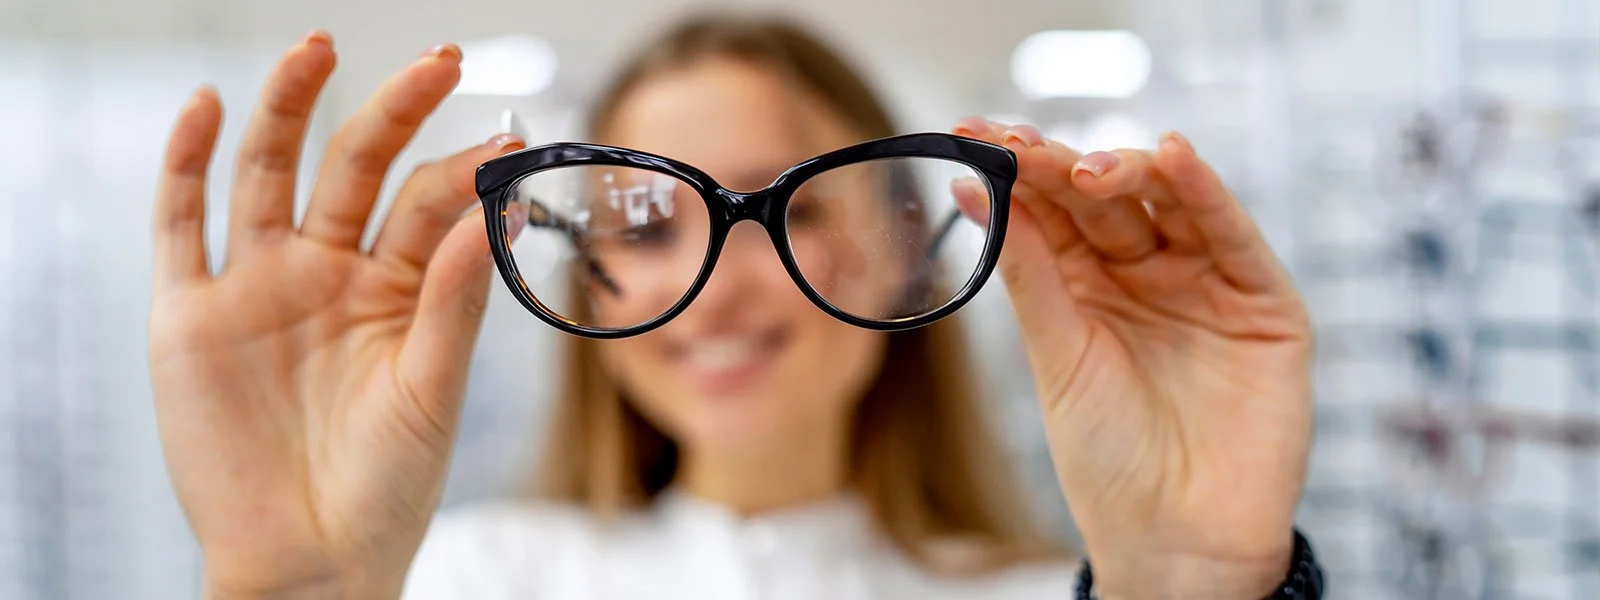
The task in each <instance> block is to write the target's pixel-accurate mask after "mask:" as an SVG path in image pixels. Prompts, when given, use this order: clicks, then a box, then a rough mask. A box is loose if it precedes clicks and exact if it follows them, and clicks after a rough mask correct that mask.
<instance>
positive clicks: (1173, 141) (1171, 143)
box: [1161, 131, 1194, 152]
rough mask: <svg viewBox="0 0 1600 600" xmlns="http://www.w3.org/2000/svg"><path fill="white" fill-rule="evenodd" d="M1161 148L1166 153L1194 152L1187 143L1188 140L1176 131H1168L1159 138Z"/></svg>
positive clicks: (1192, 147)
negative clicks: (1175, 151)
mask: <svg viewBox="0 0 1600 600" xmlns="http://www.w3.org/2000/svg"><path fill="white" fill-rule="evenodd" d="M1161 148H1162V149H1163V150H1167V151H1169V152H1170V151H1173V150H1194V145H1192V144H1190V143H1189V138H1186V137H1183V134H1181V133H1178V132H1176V131H1168V132H1167V133H1166V134H1164V135H1162V136H1161Z"/></svg>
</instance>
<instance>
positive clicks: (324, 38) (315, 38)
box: [304, 29, 333, 48]
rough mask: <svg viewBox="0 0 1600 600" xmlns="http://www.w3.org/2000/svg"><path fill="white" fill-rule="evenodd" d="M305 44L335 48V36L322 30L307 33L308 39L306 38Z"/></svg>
mask: <svg viewBox="0 0 1600 600" xmlns="http://www.w3.org/2000/svg"><path fill="white" fill-rule="evenodd" d="M304 42H305V43H307V44H322V45H324V46H327V47H329V48H332V47H333V35H331V34H329V33H328V32H326V31H323V30H321V29H313V30H311V33H307V34H306V38H305V40H304Z"/></svg>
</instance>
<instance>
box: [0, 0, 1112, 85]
mask: <svg viewBox="0 0 1600 600" xmlns="http://www.w3.org/2000/svg"><path fill="white" fill-rule="evenodd" d="M1117 4H1118V3H1116V2H1113V1H1112V0H1003V1H1001V0H991V1H987V2H985V1H973V0H805V1H787V2H784V1H777V0H738V1H733V0H722V1H720V2H715V3H709V4H708V3H706V2H702V1H695V0H595V1H577V0H568V1H550V0H455V1H450V2H444V1H439V0H426V1H405V0H273V1H262V0H246V1H223V0H111V1H106V0H65V1H62V0H51V1H50V2H43V1H36V0H0V32H4V34H5V37H13V36H22V37H23V38H24V39H26V38H35V39H37V38H39V37H46V38H55V39H63V38H65V39H73V40H93V41H96V42H102V43H134V44H141V45H142V44H162V43H180V44H181V43H186V42H194V41H199V42H202V43H204V44H206V45H213V44H215V45H221V46H244V47H249V48H262V49H272V48H277V47H285V46H287V45H289V44H291V43H293V42H294V41H295V40H296V39H298V37H299V36H300V35H302V34H303V33H304V32H305V31H307V30H309V29H311V28H314V27H316V28H323V29H327V30H329V31H330V32H332V33H333V35H334V38H335V40H336V42H337V45H338V47H339V49H340V51H341V53H340V60H341V64H340V72H341V78H347V77H353V78H355V80H354V81H352V80H348V79H347V80H346V82H345V83H347V84H351V85H363V86H366V85H372V84H375V83H376V81H377V79H378V78H381V77H383V76H385V75H387V74H388V73H389V72H390V71H392V70H393V69H394V68H395V67H397V66H399V65H401V64H403V63H404V62H405V61H408V60H410V59H411V58H412V57H414V56H415V55H416V54H417V53H419V52H421V51H422V50H423V49H425V48H427V47H429V46H431V45H432V44H435V43H438V42H440V41H467V40H472V39H478V38H485V37H492V36H500V35H505V34H512V33H531V34H534V35H538V36H541V37H543V38H545V39H546V40H548V41H549V42H551V43H552V44H553V45H554V47H555V49H556V52H557V54H558V55H559V60H560V71H559V73H558V76H557V80H556V87H555V89H556V90H557V93H583V92H584V91H586V90H588V89H590V87H591V86H593V85H594V84H595V80H596V78H598V77H601V76H603V75H605V74H606V73H607V72H608V69H607V67H609V66H610V65H611V64H612V61H614V60H616V58H617V57H618V55H619V54H620V53H622V52H625V51H628V50H630V49H632V48H633V46H634V43H636V42H637V41H639V40H640V38H641V36H643V35H644V34H646V33H648V32H649V31H650V30H651V29H652V28H654V27H656V26H659V25H661V24H663V23H665V22H667V21H669V20H670V19H671V18H673V17H675V16H677V15H679V14H681V13H682V12H683V11H686V10H690V9H694V8H703V7H727V8H733V9H775V10H780V11H783V12H786V13H789V14H793V15H795V16H797V17H799V18H802V19H805V20H806V21H808V22H810V23H813V24H815V25H817V29H818V30H819V32H820V33H822V34H823V35H825V36H826V37H828V38H830V39H832V40H834V41H835V42H836V43H839V44H841V45H843V46H844V47H845V48H846V49H847V50H848V51H849V52H851V54H852V56H855V57H858V58H860V59H861V60H862V62H864V63H867V64H866V66H867V68H869V69H896V70H898V69H915V70H927V71H937V72H939V73H940V75H941V79H945V80H946V81H952V82H960V83H964V84H968V85H986V84H989V83H993V84H995V85H1003V84H1006V83H1007V82H1008V80H1007V78H1006V73H1005V72H1004V69H1005V66H1006V65H1007V61H1008V59H1009V56H1010V53H1011V51H1012V49H1013V48H1014V47H1015V46H1016V44H1017V42H1019V41H1021V40H1022V39H1023V38H1024V37H1025V36H1027V35H1028V34H1030V33H1033V32H1036V31H1040V30H1044V29H1052V28H1099V27H1108V26H1112V25H1113V24H1114V23H1116V22H1117V21H1118V19H1117V14H1116V13H1117V12H1118V10H1119V9H1118V8H1117ZM8 30H9V31H8ZM468 60H470V57H468Z"/></svg>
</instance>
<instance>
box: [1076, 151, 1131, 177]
mask: <svg viewBox="0 0 1600 600" xmlns="http://www.w3.org/2000/svg"><path fill="white" fill-rule="evenodd" d="M1121 162H1122V159H1121V158H1118V157H1117V155H1115V154H1112V153H1110V152H1100V151H1096V152H1090V153H1088V154H1085V155H1084V156H1083V158H1080V159H1078V162H1077V163H1076V164H1074V165H1072V174H1073V175H1077V174H1078V172H1079V171H1082V172H1084V173H1088V174H1089V175H1091V176H1093V177H1095V178H1097V179H1098V178H1100V177H1102V176H1104V175H1105V174H1106V173H1109V172H1111V170H1112V169H1115V168H1117V165H1118V164H1120V163H1121Z"/></svg>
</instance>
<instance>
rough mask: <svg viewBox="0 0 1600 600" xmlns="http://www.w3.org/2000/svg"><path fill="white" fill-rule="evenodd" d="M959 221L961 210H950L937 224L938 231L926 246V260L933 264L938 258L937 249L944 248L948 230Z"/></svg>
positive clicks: (948, 234)
mask: <svg viewBox="0 0 1600 600" xmlns="http://www.w3.org/2000/svg"><path fill="white" fill-rule="evenodd" d="M960 220H961V209H959V208H952V209H950V213H949V214H947V215H945V217H944V219H943V220H942V221H941V222H940V223H939V229H938V230H936V231H935V232H934V234H933V241H932V242H931V243H929V244H928V253H927V259H928V262H933V261H934V260H935V259H937V258H939V249H940V248H943V247H944V239H945V238H947V237H949V236H950V230H951V229H954V228H955V226H956V221H960Z"/></svg>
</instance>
